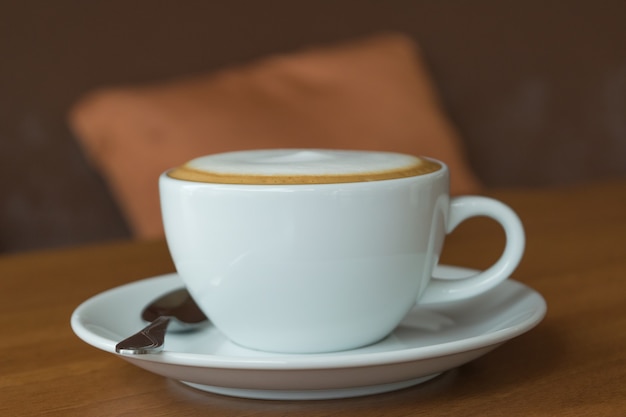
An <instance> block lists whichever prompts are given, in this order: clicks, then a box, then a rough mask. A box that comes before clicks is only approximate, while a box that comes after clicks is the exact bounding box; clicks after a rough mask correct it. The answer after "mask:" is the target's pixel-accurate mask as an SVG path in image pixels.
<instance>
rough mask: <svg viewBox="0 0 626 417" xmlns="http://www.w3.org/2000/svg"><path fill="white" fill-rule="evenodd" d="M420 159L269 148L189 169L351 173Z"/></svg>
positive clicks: (198, 162) (206, 160)
mask: <svg viewBox="0 0 626 417" xmlns="http://www.w3.org/2000/svg"><path fill="white" fill-rule="evenodd" d="M421 163H422V160H421V159H419V158H417V157H415V156H411V155H404V154H399V153H390V152H367V151H335V150H315V149H310V150H299V149H272V150H256V151H240V152H228V153H221V154H215V155H208V156H204V157H200V158H197V159H194V160H192V161H190V162H188V163H187V166H188V167H189V168H193V169H196V170H199V171H207V172H213V173H216V174H239V175H351V174H362V173H367V172H384V171H389V170H397V169H404V168H411V167H414V166H415V165H420V164H421Z"/></svg>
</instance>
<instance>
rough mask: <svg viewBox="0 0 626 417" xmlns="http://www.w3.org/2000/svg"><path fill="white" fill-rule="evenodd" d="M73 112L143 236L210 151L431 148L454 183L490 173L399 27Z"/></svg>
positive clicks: (97, 101)
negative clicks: (475, 166) (170, 185)
mask: <svg viewBox="0 0 626 417" xmlns="http://www.w3.org/2000/svg"><path fill="white" fill-rule="evenodd" d="M69 122H70V125H71V127H72V129H73V130H74V132H75V134H76V136H77V138H78V140H79V141H80V142H81V143H82V145H83V148H84V150H85V151H86V153H87V154H88V156H89V157H90V159H91V160H92V161H93V162H94V163H95V164H96V166H97V167H98V168H99V169H100V170H101V171H102V174H103V176H104V178H105V180H106V181H107V182H108V183H109V186H110V188H111V190H112V192H113V194H114V196H115V197H116V199H117V201H118V202H119V204H120V207H121V209H122V211H123V213H124V214H125V215H126V218H127V220H128V222H129V224H130V226H131V228H132V230H133V232H134V234H135V235H136V236H137V237H140V238H154V237H160V236H162V234H163V230H162V226H161V218H160V209H159V200H158V187H157V179H158V176H159V174H160V173H161V172H163V171H165V170H166V169H168V168H171V167H174V166H176V165H179V164H181V163H184V162H186V161H187V160H189V159H192V158H194V157H197V156H201V155H205V154H208V153H215V152H223V151H231V150H238V149H255V148H257V149H258V148H277V147H309V148H343V149H370V150H388V151H397V152H406V153H412V154H417V155H425V156H432V157H434V158H437V159H440V160H442V161H444V162H446V163H447V164H448V165H449V167H450V171H451V190H452V193H453V194H459V193H473V192H476V191H477V190H479V188H480V184H479V182H478V181H477V179H476V177H475V176H474V174H473V173H472V171H471V170H470V168H469V166H468V164H467V162H466V160H465V157H464V154H463V150H462V145H461V143H460V140H459V135H458V134H457V132H456V131H455V129H454V127H453V126H452V125H451V123H450V122H449V120H448V119H447V118H446V117H445V115H444V113H443V112H442V109H441V106H440V104H439V102H438V99H437V97H436V93H435V91H434V89H433V86H432V85H431V81H430V79H429V77H428V74H427V72H426V69H425V68H424V66H423V64H422V62H421V61H420V57H419V54H418V51H417V48H416V45H415V44H414V43H413V42H412V41H411V40H410V39H409V38H408V37H406V36H404V35H400V34H383V35H377V36H373V37H369V38H366V39H362V40H358V41H353V42H347V43H342V44H339V45H334V46H330V47H320V48H315V49H310V50H305V51H302V52H299V53H293V54H289V55H278V56H273V57H268V58H266V59H263V60H260V61H258V62H253V63H251V64H249V65H246V66H241V67H238V68H230V69H227V70H222V71H219V72H215V73H213V74H208V75H202V76H197V77H192V78H187V79H182V80H174V81H171V82H167V83H161V84H159V85H152V86H144V87H118V88H110V89H102V90H99V91H95V92H93V93H91V94H88V95H87V96H86V97H84V98H83V99H82V100H80V101H79V102H78V103H77V104H76V105H75V106H74V108H73V109H72V110H71V112H70V115H69Z"/></svg>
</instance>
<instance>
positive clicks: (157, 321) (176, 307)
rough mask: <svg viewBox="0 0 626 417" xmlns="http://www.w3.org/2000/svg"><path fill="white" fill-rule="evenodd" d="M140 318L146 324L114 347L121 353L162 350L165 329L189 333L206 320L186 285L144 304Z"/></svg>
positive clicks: (202, 324)
mask: <svg viewBox="0 0 626 417" xmlns="http://www.w3.org/2000/svg"><path fill="white" fill-rule="evenodd" d="M141 318H142V319H143V320H144V321H145V322H148V323H149V324H148V325H147V326H146V327H144V328H143V329H141V330H140V331H139V332H137V333H135V334H134V335H132V336H130V337H128V338H126V339H124V340H122V341H121V342H119V343H118V344H117V345H116V346H115V351H116V352H117V353H121V354H129V355H137V354H146V353H157V352H160V351H161V350H163V343H164V341H165V332H166V331H170V332H189V331H193V330H196V329H199V328H201V327H204V326H206V325H207V324H208V323H209V320H208V319H207V317H206V316H205V315H204V313H203V312H202V311H201V310H200V308H199V307H198V306H197V304H196V303H195V301H194V300H193V298H192V297H191V295H190V294H189V292H188V291H187V289H186V288H178V289H175V290H173V291H170V292H168V293H166V294H164V295H162V296H161V297H159V298H157V299H156V300H154V301H152V302H151V303H150V304H148V305H147V306H146V307H145V308H144V309H143V311H142V312H141Z"/></svg>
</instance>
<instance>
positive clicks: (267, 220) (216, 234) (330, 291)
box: [160, 150, 524, 353]
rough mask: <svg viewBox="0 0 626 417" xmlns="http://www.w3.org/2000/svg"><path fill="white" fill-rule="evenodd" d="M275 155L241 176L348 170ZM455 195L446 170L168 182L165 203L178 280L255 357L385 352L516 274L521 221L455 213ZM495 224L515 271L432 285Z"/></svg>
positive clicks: (503, 214)
mask: <svg viewBox="0 0 626 417" xmlns="http://www.w3.org/2000/svg"><path fill="white" fill-rule="evenodd" d="M262 152H265V153H263V158H256V156H255V154H254V152H249V153H245V154H242V153H234V155H236V156H237V163H238V165H237V166H236V167H235V169H237V170H241V171H242V172H245V171H246V170H248V169H252V168H254V169H257V167H261V168H260V169H261V170H262V171H263V170H265V171H267V172H274V171H275V170H276V169H278V168H280V170H281V171H280V172H281V173H282V174H284V173H287V174H289V173H290V172H291V171H290V169H292V170H293V173H294V174H300V173H301V171H302V169H303V168H302V167H303V166H304V167H308V166H312V167H313V172H317V171H315V170H316V169H319V172H318V173H328V172H330V173H331V174H332V173H333V172H334V171H333V170H337V169H340V168H337V166H339V167H340V166H342V165H341V162H343V159H342V158H344V154H341V153H337V152H335V151H323V150H307V151H302V150H277V151H275V152H276V153H275V154H272V153H271V151H269V152H270V154H269V156H268V154H267V152H268V151H262ZM370 154H371V153H368V155H370ZM229 155H230V154H229ZM241 155H243V157H241ZM250 155H252V156H250ZM351 155H352V154H351ZM380 155H381V154H380V153H376V154H375V155H374V157H373V158H370V159H372V160H376V159H377V158H375V157H376V156H380ZM336 160H339V162H340V163H338V164H330V163H329V162H328V161H333V162H336ZM276 161H279V162H276ZM367 161H369V159H367ZM348 165H349V164H348ZM353 165H355V166H356V168H358V169H362V167H359V164H358V163H357V164H353ZM200 166H201V167H203V168H206V169H208V166H207V165H206V164H205V165H201V164H200ZM276 166H278V168H276ZM329 166H330V168H328V167H329ZM250 167H252V168H250ZM231 168H232V167H231ZM282 174H281V175H282ZM448 182H449V180H448V169H447V167H446V166H445V165H444V164H441V169H439V170H438V171H436V172H432V173H429V174H425V175H417V176H412V177H407V178H397V179H390V180H380V181H367V182H352V183H334V184H295V185H294V184H288V185H286V184H281V185H248V184H216V183H206V182H195V181H185V180H179V179H173V178H171V177H169V176H168V175H167V173H164V174H163V175H162V176H161V177H160V192H161V207H162V212H163V221H164V226H165V234H166V237H167V242H168V245H169V249H170V252H171V255H172V258H173V260H174V263H175V265H176V269H177V271H178V273H179V274H180V276H181V278H182V279H183V281H184V282H185V284H186V285H187V288H188V289H189V291H190V292H191V294H192V295H193V297H194V299H195V300H196V302H197V303H198V305H199V306H200V307H201V308H202V310H203V311H204V312H205V313H206V314H207V316H208V317H209V318H210V319H211V321H212V322H213V323H214V324H215V326H216V327H217V328H219V329H220V330H221V331H223V333H224V334H225V335H226V336H227V337H228V338H230V339H231V340H233V341H235V342H236V343H238V344H240V345H242V346H246V347H250V348H254V349H260V350H265V351H273V352H290V353H312V352H329V351H340V350H346V349H353V348H356V347H359V346H365V345H368V344H371V343H374V342H377V341H379V340H381V339H382V338H384V337H385V336H387V335H388V334H389V333H390V332H391V331H392V330H393V329H394V328H395V327H396V326H397V325H398V323H400V321H401V320H402V318H403V317H405V315H406V314H407V313H408V312H409V311H410V310H411V308H412V307H413V305H414V304H415V300H420V301H419V302H420V303H424V304H426V303H436V302H442V301H450V300H459V299H463V298H468V297H473V296H476V295H477V294H480V293H482V292H484V291H487V290H489V289H490V288H493V287H495V286H496V285H497V284H498V283H500V282H502V281H503V280H504V279H505V278H506V277H508V276H509V275H510V274H511V273H512V272H513V270H514V269H515V267H516V266H517V264H518V262H519V261H520V259H521V257H522V254H523V251H524V231H523V228H522V225H521V222H520V220H519V219H518V217H517V216H516V215H515V213H514V212H513V211H512V210H511V209H510V208H508V207H507V206H505V205H504V204H502V203H501V202H498V201H496V200H493V199H488V198H485V197H478V196H473V197H467V196H466V197H457V198H453V199H450V197H449V195H448ZM481 215H484V216H488V217H491V218H493V219H494V220H496V221H498V222H499V223H500V224H501V225H502V226H503V228H504V231H505V233H506V239H507V240H506V247H505V249H504V252H503V254H502V257H501V258H500V259H499V260H498V261H497V262H496V263H495V264H494V265H493V266H492V267H491V268H489V269H487V270H486V271H484V272H481V273H477V274H476V276H473V277H470V278H463V279H459V280H454V281H450V280H431V279H430V278H431V275H432V271H433V268H434V267H435V266H436V264H437V262H438V258H439V254H440V251H441V248H442V245H443V241H444V237H445V235H446V233H449V232H450V231H451V230H452V229H454V228H455V227H456V226H457V225H458V224H459V223H460V222H462V221H463V220H465V219H467V218H469V217H473V216H481ZM479 238H480V237H479V236H477V239H479ZM468 249H469V248H468Z"/></svg>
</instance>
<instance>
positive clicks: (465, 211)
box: [419, 196, 526, 304]
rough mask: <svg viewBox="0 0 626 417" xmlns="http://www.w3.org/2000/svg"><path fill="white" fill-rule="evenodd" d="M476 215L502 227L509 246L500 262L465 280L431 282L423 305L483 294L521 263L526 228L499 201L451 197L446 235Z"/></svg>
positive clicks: (436, 280)
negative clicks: (493, 221) (485, 217)
mask: <svg viewBox="0 0 626 417" xmlns="http://www.w3.org/2000/svg"><path fill="white" fill-rule="evenodd" d="M477 216H487V217H490V218H492V219H494V220H495V221H497V222H498V223H500V224H501V225H502V227H503V229H504V233H505V235H506V245H505V248H504V251H503V252H502V255H501V256H500V259H498V261H496V263H494V264H493V265H492V266H491V267H489V268H488V269H486V270H485V271H482V272H479V273H477V274H475V275H472V276H469V277H466V278H459V279H445V280H444V279H437V278H433V279H431V280H430V282H429V283H428V286H427V287H426V289H425V291H424V293H423V294H422V296H421V298H420V301H419V303H420V304H431V303H441V302H448V301H456V300H462V299H465V298H470V297H473V296H475V295H478V294H481V293H483V292H485V291H488V290H490V289H492V288H494V287H495V286H496V285H498V284H499V283H501V282H502V281H504V280H505V279H507V278H508V277H509V276H510V275H511V273H512V272H513V271H514V270H515V268H516V267H517V265H518V264H519V262H520V260H521V259H522V255H523V254H524V246H525V242H526V238H525V235H524V227H523V226H522V222H521V221H520V219H519V217H518V216H517V214H515V212H514V211H513V210H512V209H511V208H510V207H508V206H507V205H506V204H504V203H502V202H500V201H498V200H494V199H492V198H487V197H479V196H463V197H455V198H452V199H451V201H450V214H449V218H448V224H447V226H446V233H450V232H452V231H453V230H454V229H455V228H456V227H457V226H458V225H459V224H460V223H461V222H463V221H464V220H467V219H469V218H470V217H477Z"/></svg>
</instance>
